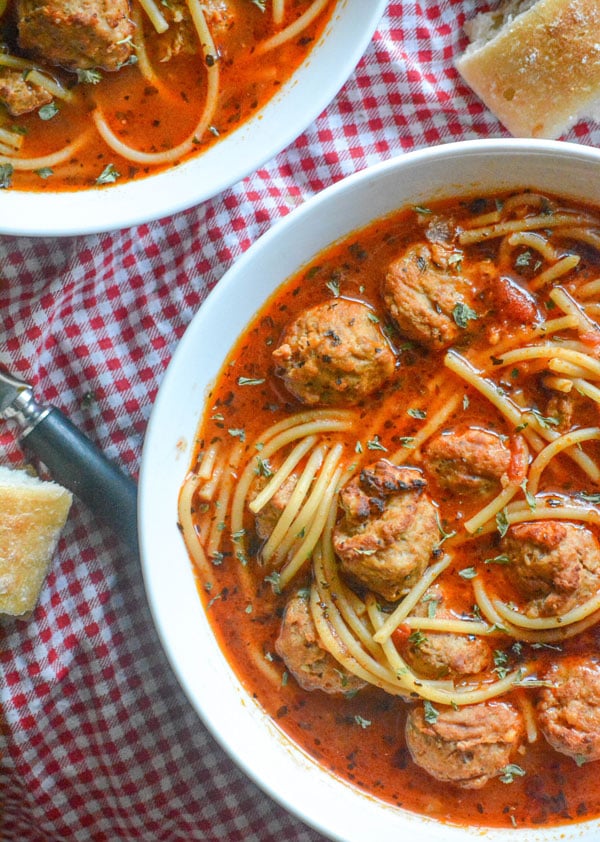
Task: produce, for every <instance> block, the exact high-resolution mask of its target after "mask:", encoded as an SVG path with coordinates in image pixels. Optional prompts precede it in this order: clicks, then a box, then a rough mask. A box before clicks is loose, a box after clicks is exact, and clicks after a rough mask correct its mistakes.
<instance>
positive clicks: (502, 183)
mask: <svg viewBox="0 0 600 842" xmlns="http://www.w3.org/2000/svg"><path fill="white" fill-rule="evenodd" d="M599 159H600V156H599V153H598V152H597V151H596V150H594V149H589V148H584V147H578V146H575V145H569V144H558V143H553V142H537V141H517V140H512V141H483V142H465V143H459V144H449V145H446V146H443V147H437V148H434V149H429V150H423V151H420V152H415V153H411V154H409V155H406V156H404V157H402V158H399V159H396V160H393V161H390V162H387V163H385V164H382V165H379V166H377V167H374V168H372V169H370V170H366V171H364V172H362V173H359V174H357V175H356V176H353V177H351V178H349V179H347V180H345V181H344V182H341V183H340V184H338V185H336V186H334V187H333V188H330V189H329V190H327V191H325V192H324V193H322V194H321V195H319V196H318V197H316V198H315V199H313V200H311V201H310V202H307V203H306V205H304V206H303V207H301V208H300V209H298V210H297V211H295V212H294V213H293V214H291V215H290V216H289V217H287V218H286V219H285V220H284V221H283V222H281V223H280V224H279V225H277V226H276V227H275V228H274V229H272V230H271V231H270V232H269V233H268V234H267V235H266V236H264V237H263V238H262V239H261V240H260V241H258V242H257V243H256V244H255V245H254V246H253V247H252V248H251V249H250V250H249V251H248V252H247V253H246V254H245V255H244V257H243V258H241V259H240V260H239V261H238V262H237V263H236V264H235V266H234V267H233V268H232V269H231V270H230V271H229V272H228V273H227V275H226V276H225V277H224V278H223V279H222V280H221V282H220V283H219V285H218V286H217V287H216V288H215V290H214V291H213V292H212V293H211V295H210V296H209V298H208V299H207V301H206V302H205V303H204V305H203V306H202V308H201V310H200V311H199V313H198V314H197V316H196V317H195V319H194V320H193V322H192V324H191V325H190V327H189V329H188V331H187V332H186V334H185V336H184V338H183V340H182V341H181V344H180V345H179V347H178V349H177V351H176V353H175V355H174V358H173V361H172V363H171V365H170V368H169V370H168V372H167V375H166V377H165V381H164V383H163V385H162V386H161V389H160V392H159V396H158V399H157V402H156V405H155V408H154V410H153V413H152V416H151V419H150V424H149V427H148V432H147V437H146V442H145V446H144V455H143V461H142V473H141V485H140V495H141V496H140V534H141V549H142V559H143V571H144V577H145V581H146V586H147V591H148V596H149V601H150V605H151V607H152V610H153V614H154V617H155V620H156V623H157V628H158V630H159V633H160V635H161V638H162V640H163V643H164V646H165V649H166V652H167V654H168V656H169V658H170V660H171V663H172V664H173V667H174V669H175V671H176V673H177V675H178V677H179V679H180V681H181V683H182V686H183V687H184V689H185V690H186V692H187V693H188V696H189V698H190V701H191V703H192V704H193V705H194V706H195V708H196V710H197V711H198V713H199V714H200V716H201V717H202V719H203V721H204V722H205V723H206V725H207V726H208V727H209V728H210V729H211V731H212V732H213V734H214V735H215V736H216V737H217V739H218V740H219V741H220V742H221V744H222V745H223V746H224V747H225V749H226V750H227V751H228V752H229V753H230V754H231V756H232V757H233V758H234V760H235V761H236V762H237V763H238V764H239V765H240V766H241V767H242V768H243V769H245V770H246V771H247V773H248V774H249V775H250V776H251V777H252V778H253V779H254V780H256V781H257V782H258V783H259V785H261V786H262V787H263V788H264V789H265V790H266V791H267V792H268V793H269V794H271V795H272V796H273V797H274V798H275V799H277V800H278V801H279V802H281V803H282V804H284V805H285V806H286V807H287V808H288V809H290V810H291V811H292V812H294V813H295V814H297V815H299V816H300V817H301V818H302V819H303V820H304V821H306V822H308V823H309V824H311V825H312V826H314V827H316V828H318V829H319V830H320V831H321V832H323V833H325V834H326V835H328V836H330V837H331V838H335V839H343V840H359V839H364V838H365V835H366V834H367V833H368V834H369V836H370V835H376V836H377V837H378V838H382V839H384V840H387V839H389V840H391V839H395V838H397V837H398V835H399V834H401V833H406V832H410V833H413V835H414V836H415V838H418V839H423V840H425V839H436V838H439V839H444V840H454V839H457V840H458V839H465V838H469V837H470V836H471V835H477V836H478V838H481V837H482V836H483V837H484V838H489V839H492V840H497V841H498V842H500V840H505V839H508V838H512V836H513V835H514V833H515V832H519V831H521V832H522V833H524V834H526V836H527V839H543V840H551V839H555V838H559V837H560V838H561V839H575V838H577V839H582V838H583V839H590V840H591V839H593V838H595V836H596V835H597V833H598V828H599V824H598V818H599V817H600V792H599V791H598V787H597V774H596V770H597V760H598V759H600V719H599V715H598V709H599V706H598V701H599V697H600V662H599V661H598V658H597V623H598V620H599V618H600V613H599V612H600V597H599V596H598V591H599V589H598V584H599V581H600V578H599V577H600V540H599V539H600V533H599V527H600V512H599V510H598V508H597V507H598V502H599V501H600V496H599V492H600V489H599V482H600V446H599V444H598V442H599V441H600V428H599V427H598V424H597V418H598V402H599V400H600V390H599V389H598V386H597V380H598V379H600V363H599V361H598V349H599V345H600V328H599V327H598V323H597V321H596V320H597V317H598V315H599V314H600V306H599V305H598V292H599V287H600V283H599V277H600V194H599V192H598V189H597V187H596V185H595V184H594V179H593V178H592V174H593V172H594V171H595V168H596V166H597V164H598V161H599ZM448 173H451V174H452V175H451V179H449V178H448ZM157 476H160V477H161V483H160V488H159V487H157V484H156V477H157ZM166 501H167V502H168V501H170V504H167V505H166ZM199 653H201V655H199ZM232 722H236V728H235V729H232V728H231V723H232ZM515 829H516V831H515Z"/></svg>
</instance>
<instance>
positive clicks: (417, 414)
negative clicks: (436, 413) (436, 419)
mask: <svg viewBox="0 0 600 842" xmlns="http://www.w3.org/2000/svg"><path fill="white" fill-rule="evenodd" d="M407 414H408V415H410V417H411V418H420V419H423V418H427V413H426V412H425V410H424V409H409V410H407Z"/></svg>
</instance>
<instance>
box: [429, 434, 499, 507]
mask: <svg viewBox="0 0 600 842" xmlns="http://www.w3.org/2000/svg"><path fill="white" fill-rule="evenodd" d="M425 459H426V467H427V469H428V471H429V472H430V473H432V474H433V475H434V476H435V477H436V479H437V481H438V483H439V484H440V485H441V486H442V488H445V489H448V490H449V491H453V492H455V493H457V494H488V493H490V492H491V491H494V490H495V489H496V488H497V487H498V485H499V483H500V480H501V479H502V477H503V476H504V474H506V473H507V471H508V469H509V467H510V460H511V453H510V450H509V448H508V447H507V446H506V444H505V442H504V441H503V440H502V438H501V437H500V436H499V435H497V433H492V432H490V431H489V430H482V429H480V428H478V427H469V428H468V429H466V430H464V431H462V432H457V431H456V430H451V431H449V432H446V433H442V434H441V435H440V436H437V438H435V439H433V440H432V442H431V443H430V444H429V445H428V446H427V448H426V450H425Z"/></svg>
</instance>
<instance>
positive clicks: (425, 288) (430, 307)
mask: <svg viewBox="0 0 600 842" xmlns="http://www.w3.org/2000/svg"><path fill="white" fill-rule="evenodd" d="M434 249H435V251H434ZM450 254H451V252H450V251H449V250H444V249H442V248H440V247H439V246H437V247H435V246H430V245H426V244H424V243H423V244H418V245H413V246H411V247H410V248H409V249H408V250H407V251H406V252H405V253H404V254H403V255H402V256H401V257H399V258H398V259H396V260H394V261H393V262H392V263H391V264H390V265H389V267H388V270H387V274H386V277H385V280H384V285H383V297H384V301H385V304H386V307H387V309H388V311H389V314H390V316H391V317H392V319H393V321H394V322H395V324H396V325H397V326H398V328H399V330H401V331H402V333H404V334H406V336H408V337H410V338H411V339H414V340H416V341H417V342H420V343H422V344H423V345H426V346H427V347H429V348H433V349H436V350H437V349H441V348H447V347H448V346H449V345H451V344H452V343H453V342H455V341H456V340H457V339H458V338H459V336H460V332H461V330H462V328H461V327H459V323H462V322H461V318H460V316H459V317H458V318H456V313H457V310H456V309H455V308H459V310H460V308H463V307H464V306H465V305H467V303H468V301H469V297H470V296H469V290H468V286H467V284H466V282H465V280H464V279H463V278H462V277H460V276H459V275H457V274H456V273H455V272H452V271H451V269H450V267H449V265H448V258H449V255H450ZM463 312H464V311H463Z"/></svg>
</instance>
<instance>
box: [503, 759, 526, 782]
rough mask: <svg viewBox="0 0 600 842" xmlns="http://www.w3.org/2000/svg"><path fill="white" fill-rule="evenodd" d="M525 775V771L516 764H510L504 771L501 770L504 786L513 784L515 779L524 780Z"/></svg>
mask: <svg viewBox="0 0 600 842" xmlns="http://www.w3.org/2000/svg"><path fill="white" fill-rule="evenodd" d="M524 774H525V769H522V768H521V767H520V766H517V764H516V763H508V764H507V765H506V766H505V767H504V769H501V770H500V780H501V781H502V783H503V784H512V782H513V781H514V779H515V778H522V777H523V775H524Z"/></svg>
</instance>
